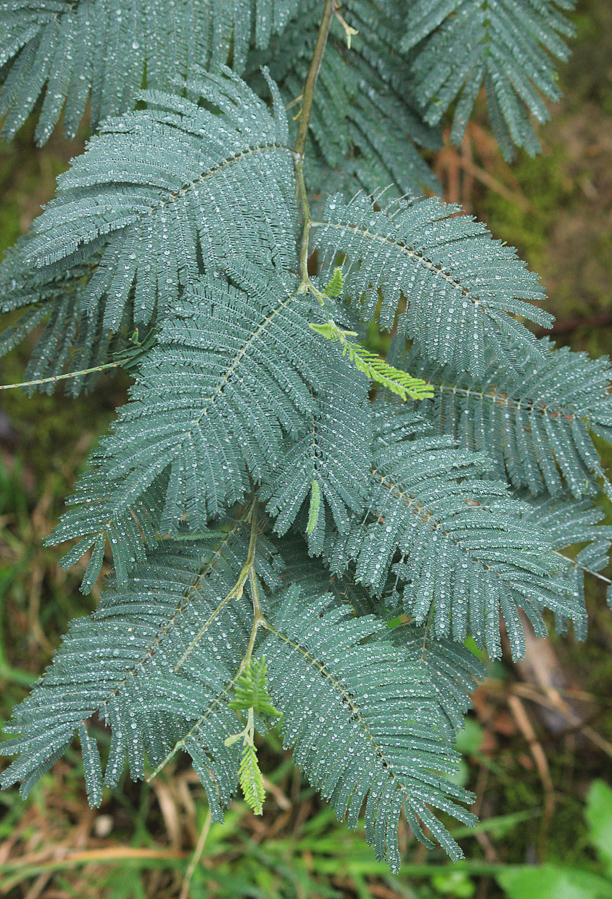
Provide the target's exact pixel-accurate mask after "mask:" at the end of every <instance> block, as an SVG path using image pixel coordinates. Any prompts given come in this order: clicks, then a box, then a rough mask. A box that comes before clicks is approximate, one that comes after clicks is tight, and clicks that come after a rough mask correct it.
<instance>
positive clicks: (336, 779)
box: [261, 587, 473, 871]
mask: <svg viewBox="0 0 612 899" xmlns="http://www.w3.org/2000/svg"><path fill="white" fill-rule="evenodd" d="M330 599H331V598H330V597H328V596H323V597H321V598H320V599H319V600H318V601H317V602H315V603H311V604H309V605H307V606H304V604H303V603H302V602H301V601H300V592H299V589H298V588H296V587H294V588H293V589H292V590H290V591H289V592H288V593H287V595H286V597H285V599H284V601H283V603H282V605H281V607H280V610H279V612H278V614H277V616H276V617H275V619H274V624H273V625H272V627H271V634H270V636H268V637H267V638H266V640H265V642H264V643H263V646H262V649H261V652H262V654H264V655H265V657H266V660H267V662H268V666H269V677H268V683H269V688H270V693H271V695H272V697H273V700H274V704H275V705H276V706H277V707H278V709H279V710H280V711H282V712H283V719H282V724H281V731H282V735H283V742H284V744H285V746H292V745H295V750H294V758H295V760H296V762H297V763H298V764H299V765H300V766H301V767H302V769H303V770H304V771H305V773H306V775H307V776H308V777H309V779H310V780H311V781H312V782H313V783H314V784H315V786H317V787H318V789H319V790H320V791H321V792H322V794H323V795H324V796H325V797H327V798H329V800H330V802H331V804H332V805H333V807H334V808H335V809H336V813H337V815H338V817H339V818H340V819H343V818H345V817H346V818H348V823H349V826H352V827H356V826H357V824H358V821H359V814H360V812H361V807H362V805H363V803H364V802H365V804H366V812H365V823H366V836H367V839H368V842H370V843H373V845H374V847H375V850H376V854H377V856H378V857H379V858H386V859H387V861H388V862H389V865H390V867H391V870H393V871H397V870H399V867H400V856H399V852H398V848H397V824H398V820H399V816H400V812H401V811H402V809H404V811H405V813H406V816H407V818H408V822H409V824H410V827H411V829H412V831H413V833H415V834H416V835H417V836H419V837H420V838H421V839H422V841H423V842H424V843H425V845H429V846H430V847H431V848H433V845H434V844H433V843H432V842H431V841H430V840H429V839H428V838H427V837H426V836H425V834H424V833H423V830H422V826H421V825H422V824H425V825H426V827H428V828H429V831H430V832H431V834H432V835H433V836H435V837H436V838H437V839H438V840H439V841H440V842H441V844H442V845H443V846H444V848H445V849H446V851H447V852H448V853H449V855H450V856H451V857H452V858H460V857H461V850H460V849H459V847H458V846H457V844H456V843H455V841H454V840H453V839H452V838H451V837H450V836H449V834H448V832H447V831H446V828H444V827H441V825H440V823H439V821H438V820H437V819H436V818H435V816H434V815H433V814H432V813H431V811H430V808H429V806H430V805H433V806H434V807H435V808H438V809H440V810H441V811H444V812H447V813H448V814H450V815H452V816H453V817H456V818H458V819H459V820H461V821H464V822H465V823H471V822H472V821H473V816H472V815H471V814H470V813H469V812H466V811H465V810H464V809H463V808H462V807H461V806H460V805H457V804H456V801H457V800H458V801H459V802H462V801H463V802H465V801H466V800H467V799H469V796H468V795H466V793H465V791H464V790H463V789H461V788H460V787H456V786H454V785H453V784H452V783H451V782H450V781H447V780H445V779H444V778H443V776H441V773H442V772H447V773H451V772H452V771H454V770H455V765H456V762H455V759H454V758H453V754H452V752H451V753H449V752H448V749H449V747H448V744H446V745H445V743H444V740H443V738H442V735H441V734H440V733H439V731H438V729H437V727H435V719H436V699H435V694H434V693H433V692H432V690H431V685H430V683H429V677H428V673H427V669H426V667H425V666H424V665H420V664H419V663H418V662H416V663H414V662H413V663H412V664H411V663H410V661H409V660H408V659H407V658H406V656H405V654H404V653H402V652H401V651H398V648H397V647H395V646H394V645H393V644H392V642H391V641H390V640H389V639H388V638H387V639H373V638H376V637H378V636H379V635H381V634H385V636H386V633H385V624H384V622H382V621H380V619H378V618H377V617H376V616H374V615H366V616H363V617H360V618H353V617H350V616H347V614H346V611H344V610H343V609H342V608H338V607H332V608H331V609H329V608H328V607H329V604H330ZM432 725H434V726H432ZM415 758H419V759H420V760H421V761H422V766H421V765H419V766H418V767H416V766H415V765H414V759H415Z"/></svg>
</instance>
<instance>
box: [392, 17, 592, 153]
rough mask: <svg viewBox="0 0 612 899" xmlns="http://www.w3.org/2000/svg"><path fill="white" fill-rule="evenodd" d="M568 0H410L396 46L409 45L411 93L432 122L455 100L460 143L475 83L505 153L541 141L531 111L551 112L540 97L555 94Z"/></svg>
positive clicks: (543, 116) (570, 29) (569, 31)
mask: <svg viewBox="0 0 612 899" xmlns="http://www.w3.org/2000/svg"><path fill="white" fill-rule="evenodd" d="M574 5H575V2H574V0H538V2H537V3H534V2H533V0H416V2H414V3H411V4H409V8H408V10H407V12H406V34H405V36H404V38H403V40H402V44H401V46H402V49H403V50H405V51H413V52H412V57H411V58H412V66H411V68H412V71H413V73H414V76H415V79H416V96H417V97H418V99H419V100H420V101H421V102H422V103H423V104H424V105H426V106H427V112H426V114H425V119H426V121H428V122H429V123H430V124H431V125H437V124H438V122H440V120H441V119H442V116H443V115H444V113H445V112H446V111H447V109H448V108H449V106H451V104H453V103H455V101H457V102H456V106H455V110H454V115H453V130H452V134H451V139H452V140H453V141H454V142H455V143H461V140H462V138H463V135H464V132H465V127H466V125H467V122H468V119H469V117H470V115H471V112H472V108H473V106H474V103H475V101H476V97H477V96H478V93H479V91H480V89H481V87H483V86H484V87H485V88H486V92H487V103H488V107H489V118H490V121H491V125H492V126H493V132H494V134H495V137H496V138H497V142H498V143H499V145H500V148H501V150H502V153H503V154H504V156H505V158H506V159H508V160H511V159H512V158H513V157H514V147H515V146H517V147H524V148H525V149H526V150H527V152H528V153H529V154H530V155H532V156H533V155H535V154H536V153H537V152H539V149H540V143H539V141H538V139H537V137H536V135H535V132H534V130H533V127H532V124H531V121H530V116H533V117H534V118H535V119H537V121H538V122H545V121H547V119H548V118H549V112H548V108H547V106H546V100H547V99H548V100H559V99H560V96H561V93H560V90H559V87H558V84H557V72H556V69H555V67H554V65H553V62H552V59H551V57H556V58H557V59H559V60H562V61H565V60H566V59H567V58H568V56H569V51H568V49H567V46H566V44H565V42H564V38H567V37H571V36H572V35H573V34H574V26H573V25H572V24H571V23H570V21H569V20H568V19H567V17H566V16H564V15H563V11H568V12H569V11H570V10H572V9H573V8H574Z"/></svg>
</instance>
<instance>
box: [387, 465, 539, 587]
mask: <svg viewBox="0 0 612 899" xmlns="http://www.w3.org/2000/svg"><path fill="white" fill-rule="evenodd" d="M372 474H373V475H374V476H375V477H377V478H379V480H380V482H381V484H382V486H383V487H385V488H386V489H387V490H389V492H390V493H392V494H393V495H394V496H395V498H396V499H398V500H399V501H400V502H403V503H405V505H406V506H407V507H408V508H409V509H410V510H411V511H412V512H413V514H415V515H418V516H419V517H420V518H421V519H422V521H424V522H425V523H426V524H429V523H430V522H432V521H433V522H435V524H434V528H435V529H436V530H437V531H438V533H440V534H441V535H442V536H443V537H444V538H445V539H446V540H447V541H448V542H449V543H451V544H452V545H453V546H455V547H456V548H457V549H458V550H459V551H460V552H461V553H463V554H464V555H466V556H468V557H469V558H471V559H472V563H473V564H474V565H480V566H482V567H483V568H484V570H485V571H486V572H487V573H488V574H490V573H493V574H495V575H496V577H497V578H498V579H499V580H500V581H501V582H502V583H504V584H508V583H509V585H510V587H511V588H512V585H513V582H512V580H510V581H509V580H508V579H507V578H505V577H504V575H503V571H501V570H499V568H498V567H497V565H496V564H495V565H489V564H487V563H486V562H485V561H483V560H482V559H478V558H476V557H475V556H474V555H473V554H472V552H471V551H470V550H469V549H467V548H466V547H465V546H464V545H463V543H462V542H461V541H459V540H454V539H453V537H452V535H451V533H450V532H449V531H447V530H446V529H444V528H443V525H442V522H441V521H440V520H439V519H438V518H437V517H436V516H435V515H434V514H433V513H430V512H429V510H428V509H427V507H426V506H425V504H424V503H420V502H419V501H418V500H417V499H415V498H414V497H413V496H411V495H410V493H409V492H408V491H407V490H403V489H402V488H401V487H400V486H399V485H398V484H396V483H395V481H394V479H392V478H391V477H390V476H389V475H386V474H384V473H383V472H381V471H378V470H377V469H375V468H373V469H372ZM468 504H469V503H468V500H467V499H466V505H468ZM478 508H480V509H482V508H483V507H482V506H481V505H480V504H478ZM551 552H552V550H551Z"/></svg>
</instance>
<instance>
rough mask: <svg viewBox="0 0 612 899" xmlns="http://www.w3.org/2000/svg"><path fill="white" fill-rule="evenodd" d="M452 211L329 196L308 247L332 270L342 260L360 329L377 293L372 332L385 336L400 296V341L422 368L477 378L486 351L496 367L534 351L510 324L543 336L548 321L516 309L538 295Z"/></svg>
mask: <svg viewBox="0 0 612 899" xmlns="http://www.w3.org/2000/svg"><path fill="white" fill-rule="evenodd" d="M459 211H460V207H458V206H452V205H447V204H446V203H443V202H442V201H440V200H437V199H418V200H411V201H409V202H406V201H396V202H392V203H390V204H389V205H388V206H387V207H386V208H385V209H383V210H382V211H380V212H377V211H375V209H374V207H373V202H372V200H371V199H370V198H368V197H366V196H364V195H362V194H358V195H357V196H356V197H354V198H353V200H351V202H350V203H346V202H345V201H344V200H343V198H342V197H341V196H334V197H332V198H331V199H330V200H329V201H328V203H327V207H326V211H325V216H324V220H323V221H321V222H316V223H315V225H314V227H315V237H316V241H315V245H316V247H317V248H318V249H319V250H320V251H321V253H322V254H323V256H324V258H325V259H326V260H329V261H331V263H332V264H334V265H335V261H336V256H337V254H338V253H342V254H345V256H346V259H345V263H344V266H343V271H344V282H345V287H346V291H347V294H348V296H349V297H350V298H352V300H353V301H354V302H355V303H356V304H357V307H358V310H359V314H360V315H361V316H362V317H363V318H364V319H370V318H372V317H373V316H374V313H375V311H376V308H377V306H378V302H379V291H380V292H381V293H382V306H381V311H380V324H381V326H382V327H383V328H385V329H388V330H390V329H391V328H392V326H393V324H394V321H395V317H396V314H397V312H398V309H399V307H400V299H401V298H402V296H404V297H405V299H406V303H407V309H406V311H405V312H404V313H402V314H401V315H400V318H399V331H400V333H402V334H405V335H406V336H407V337H410V338H413V339H417V340H418V341H419V343H420V345H421V346H422V348H423V350H424V351H425V352H427V354H428V355H429V356H430V358H432V359H435V360H438V361H439V362H441V363H452V364H454V365H455V366H456V367H457V368H458V369H459V370H464V371H471V372H474V373H475V374H480V373H481V372H482V371H483V370H484V365H485V351H486V349H487V348H494V349H497V350H498V351H499V353H500V355H502V356H503V357H507V356H508V354H509V352H511V351H512V348H513V347H514V345H515V344H517V345H518V346H527V347H528V348H532V349H534V348H535V338H534V337H533V336H532V335H531V334H530V332H529V331H527V329H526V328H525V327H524V326H523V325H521V324H519V323H518V322H517V321H516V320H515V319H514V318H512V316H513V315H521V316H524V317H525V318H529V319H531V320H532V321H535V322H538V323H539V324H542V325H545V326H546V325H549V324H550V321H551V319H550V316H549V315H548V314H547V313H544V312H542V311H541V310H540V309H538V308H537V307H536V306H534V305H532V303H531V302H525V301H526V300H529V301H538V300H542V299H543V298H544V292H543V290H542V287H541V285H540V282H539V279H538V278H537V276H536V275H534V274H533V273H532V272H530V271H528V270H527V268H526V266H525V264H524V263H523V262H522V261H520V260H519V259H518V258H517V256H516V252H515V250H513V249H511V248H509V247H506V246H503V245H502V244H501V243H500V242H499V241H495V240H493V239H492V238H491V235H490V234H489V232H488V231H487V229H486V227H485V226H484V225H482V224H480V223H479V222H476V221H475V220H474V219H472V218H471V217H469V216H465V215H461V216H456V215H455V213H457V212H459Z"/></svg>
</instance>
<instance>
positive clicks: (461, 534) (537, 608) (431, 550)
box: [329, 415, 583, 658]
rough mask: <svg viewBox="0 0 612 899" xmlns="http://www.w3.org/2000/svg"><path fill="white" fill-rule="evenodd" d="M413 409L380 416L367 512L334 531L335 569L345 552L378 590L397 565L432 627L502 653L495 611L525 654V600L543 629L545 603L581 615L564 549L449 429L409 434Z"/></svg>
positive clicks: (400, 580) (401, 586)
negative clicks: (444, 433) (402, 417)
mask: <svg viewBox="0 0 612 899" xmlns="http://www.w3.org/2000/svg"><path fill="white" fill-rule="evenodd" d="M412 419H413V417H412V416H411V415H408V417H407V420H406V425H405V426H404V427H403V428H402V427H399V426H398V416H397V415H396V416H395V417H394V420H393V421H392V423H388V422H387V421H385V420H384V419H383V420H382V421H381V423H380V426H379V429H378V433H377V434H376V448H375V453H374V459H373V467H372V472H371V477H370V494H369V497H368V500H367V504H368V511H369V514H368V515H367V516H364V517H363V518H362V519H361V520H359V519H356V520H355V522H354V525H353V527H352V528H351V530H350V531H349V532H348V533H347V534H345V535H343V536H339V537H338V538H336V539H335V540H334V541H331V545H330V548H329V554H330V561H331V566H332V570H335V571H339V572H341V571H343V570H344V569H345V568H346V566H347V564H348V563H349V562H351V561H354V562H355V563H356V575H357V577H358V579H359V580H360V582H361V583H363V584H364V586H366V587H369V588H370V589H371V590H372V591H373V593H374V594H375V595H383V594H384V592H385V588H386V587H387V582H388V576H389V574H390V573H391V572H392V573H393V574H395V575H396V578H397V586H396V590H397V591H398V592H400V593H401V595H402V603H403V609H404V611H405V612H406V614H408V615H410V616H411V617H412V618H413V619H414V621H415V622H416V623H417V624H421V623H423V622H425V621H427V620H428V619H429V616H430V613H431V616H432V620H431V627H432V628H433V632H434V634H435V635H436V636H437V637H444V638H447V637H451V636H452V638H453V639H454V640H457V641H459V642H464V641H465V639H466V637H467V636H468V635H470V636H472V637H473V638H474V640H475V642H476V644H477V645H478V646H480V647H482V648H485V647H486V649H487V652H488V654H489V656H491V657H492V658H495V657H498V656H500V655H501V638H500V615H501V617H502V618H503V620H504V622H505V625H506V629H507V632H508V637H509V639H510V644H511V647H512V653H513V655H514V657H515V658H518V657H520V656H522V655H524V652H525V643H524V636H523V628H522V625H521V621H520V617H519V614H518V609H519V607H522V608H523V609H524V610H525V612H526V613H527V615H528V616H529V619H530V620H531V622H532V624H533V626H534V627H535V628H536V630H537V631H538V632H540V633H544V634H545V633H546V628H545V625H544V622H543V620H542V617H541V612H542V610H543V609H544V608H549V609H553V610H554V611H555V612H557V613H559V614H561V615H565V616H566V617H578V618H579V617H581V616H582V614H583V613H582V610H581V608H580V606H579V604H578V603H577V602H576V601H575V597H574V596H573V594H572V590H571V589H570V584H569V580H568V577H567V575H566V571H567V567H568V566H567V565H566V564H564V560H563V559H562V557H555V555H554V554H553V553H552V552H551V550H552V547H553V544H552V542H551V540H550V538H549V536H548V535H547V534H546V532H545V531H544V530H541V529H540V528H538V527H537V525H532V526H531V527H530V525H529V524H528V523H527V520H521V516H520V505H519V504H518V503H517V501H516V500H515V499H514V498H512V497H511V496H510V493H509V490H508V488H507V486H506V484H505V483H502V482H501V481H492V480H490V479H489V478H487V477H483V475H484V474H485V473H486V471H487V469H488V468H489V467H490V465H491V463H490V462H489V460H488V457H487V456H485V455H477V454H474V453H472V452H470V451H467V450H464V449H460V448H458V447H456V444H455V442H454V441H453V440H452V439H450V438H447V437H414V438H413V439H407V438H408V437H409V436H410V431H411V428H413V425H412Z"/></svg>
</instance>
